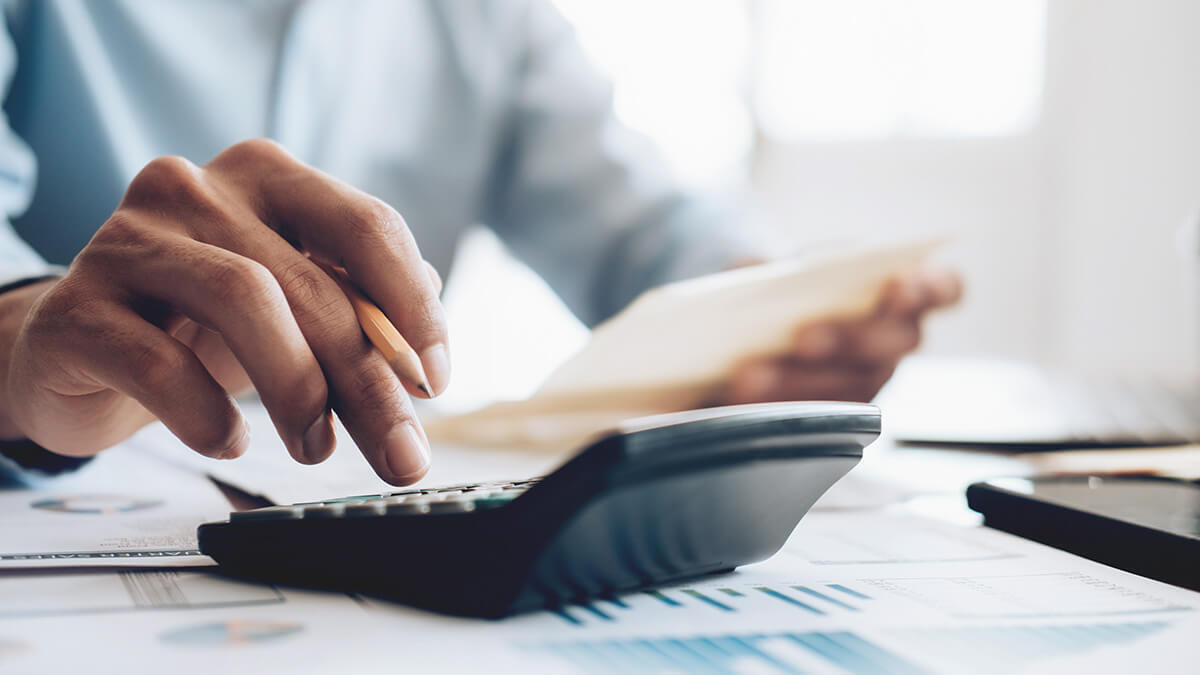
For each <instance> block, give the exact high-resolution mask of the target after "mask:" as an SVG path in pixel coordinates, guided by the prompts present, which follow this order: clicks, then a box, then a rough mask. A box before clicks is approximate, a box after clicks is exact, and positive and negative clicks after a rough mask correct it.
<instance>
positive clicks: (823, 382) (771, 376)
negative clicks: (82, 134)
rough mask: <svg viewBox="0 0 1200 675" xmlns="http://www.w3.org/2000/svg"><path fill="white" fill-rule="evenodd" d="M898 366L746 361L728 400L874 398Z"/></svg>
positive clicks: (748, 401)
mask: <svg viewBox="0 0 1200 675" xmlns="http://www.w3.org/2000/svg"><path fill="white" fill-rule="evenodd" d="M893 370H894V366H888V365H879V366H874V367H866V368H855V367H848V366H828V365H813V364H808V363H799V362H790V361H785V360H767V361H756V362H752V363H749V364H746V365H745V366H744V367H743V368H741V369H739V371H738V372H737V373H736V374H735V375H734V377H733V378H732V379H731V381H730V384H729V387H728V393H727V399H728V401H727V402H728V403H733V404H736V403H762V402H768V401H811V400H834V401H863V402H865V401H870V400H871V399H872V398H874V396H875V394H877V393H878V392H879V389H880V388H882V387H883V384H884V383H885V382H887V379H888V378H889V377H891V374H892V372H893Z"/></svg>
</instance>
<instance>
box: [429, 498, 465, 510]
mask: <svg viewBox="0 0 1200 675" xmlns="http://www.w3.org/2000/svg"><path fill="white" fill-rule="evenodd" d="M474 510H475V503H474V502H464V501H455V500H451V501H441V502H433V503H431V504H429V512H430V513H466V512H467V511H474Z"/></svg>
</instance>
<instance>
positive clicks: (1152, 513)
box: [967, 475, 1200, 590]
mask: <svg viewBox="0 0 1200 675" xmlns="http://www.w3.org/2000/svg"><path fill="white" fill-rule="evenodd" d="M967 504H968V505H969V506H970V507H971V508H972V509H974V510H976V511H978V512H980V513H982V514H983V519H984V524H986V525H988V526H989V527H994V528H996V529H999V530H1004V531H1005V532H1011V533H1012V534H1016V535H1019V536H1022V537H1025V538H1027V539H1032V540H1034V541H1038V542H1041V543H1043V544H1047V545H1049V546H1053V547H1055V548H1060V549H1063V550H1064V551H1069V552H1071V553H1074V554H1076V555H1081V556H1083V557H1085V558H1090V559H1092V560H1095V561H1097V562H1102V563H1105V564H1107V565H1111V566H1113V567H1117V568H1120V569H1123V570H1126V571H1129V572H1133V573H1135V574H1140V575H1142V576H1145V577H1150V578H1152V579H1158V580H1159V581H1165V582H1167V583H1170V584H1175V585H1176V586H1182V587H1184V588H1190V589H1193V590H1200V484H1197V483H1195V482H1192V481H1185V480H1178V479H1172V478H1162V477H1157V476H1145V475H1087V476H1076V475H1072V476H1045V477H1039V478H1002V479H996V480H990V481H984V482H981V483H975V484H973V485H971V486H970V487H968V488H967Z"/></svg>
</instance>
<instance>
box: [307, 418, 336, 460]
mask: <svg viewBox="0 0 1200 675" xmlns="http://www.w3.org/2000/svg"><path fill="white" fill-rule="evenodd" d="M333 442H334V437H333V425H332V424H330V420H329V413H324V414H322V415H321V416H320V417H318V418H317V420H316V421H315V422H313V423H312V425H311V426H309V427H308V430H307V431H305V432H304V443H303V449H304V457H305V458H306V459H307V460H308V461H310V462H312V463H313V464H317V463H318V462H322V461H324V460H325V458H326V457H328V456H329V450H330V448H331V447H332V446H333Z"/></svg>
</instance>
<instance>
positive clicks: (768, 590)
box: [754, 586, 825, 615]
mask: <svg viewBox="0 0 1200 675" xmlns="http://www.w3.org/2000/svg"><path fill="white" fill-rule="evenodd" d="M754 590H756V591H758V592H760V593H762V594H764V595H767V596H770V597H772V598H775V599H776V600H782V601H783V602H786V603H788V604H789V605H793V606H795V607H799V608H800V609H803V610H807V611H809V612H812V613H813V614H820V615H824V614H825V612H824V611H823V610H820V609H817V608H816V607H813V606H812V605H810V604H808V603H806V602H800V601H799V600H797V599H795V598H793V597H791V596H790V595H784V594H783V593H780V592H779V591H777V590H775V589H774V588H770V587H768V586H755V587H754Z"/></svg>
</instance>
